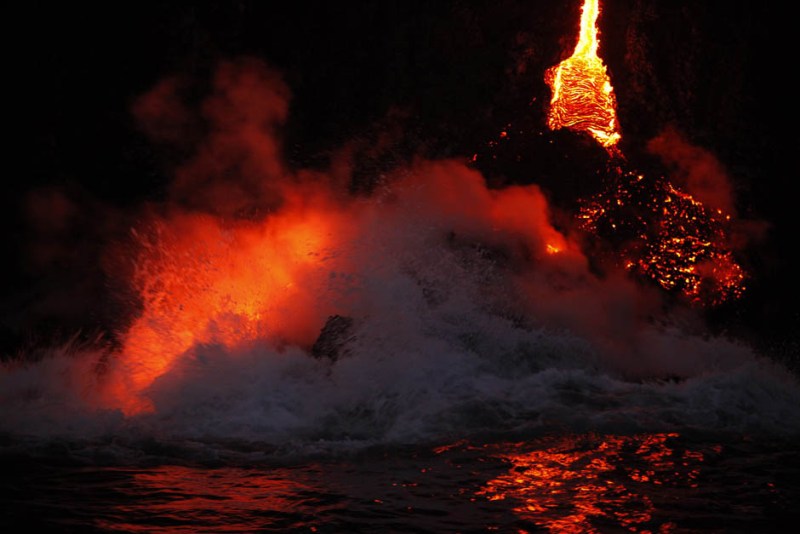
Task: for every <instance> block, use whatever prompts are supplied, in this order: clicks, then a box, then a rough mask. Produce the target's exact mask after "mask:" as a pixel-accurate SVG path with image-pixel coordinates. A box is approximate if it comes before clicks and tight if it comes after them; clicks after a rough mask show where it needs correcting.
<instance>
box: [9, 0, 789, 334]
mask: <svg viewBox="0 0 800 534" xmlns="http://www.w3.org/2000/svg"><path fill="white" fill-rule="evenodd" d="M571 4H572V3H571V2H564V1H562V0H546V1H538V0H527V1H523V0H495V1H483V0H481V1H472V2H469V1H465V0H464V1H446V2H445V1H443V2H423V1H416V0H407V1H389V0H387V1H374V2H365V1H356V2H323V1H308V0H301V1H294V2H286V3H276V2H269V1H261V2H259V1H256V0H243V1H238V2H219V3H214V4H213V5H212V4H211V3H209V5H207V6H200V7H198V6H191V5H189V4H184V3H179V2H161V3H153V5H150V6H148V5H147V4H146V3H141V2H137V3H133V2H131V3H117V2H114V3H108V4H107V5H106V6H104V7H100V8H97V7H94V6H92V7H89V5H88V4H87V5H85V6H81V5H77V4H74V3H58V4H54V5H48V4H46V3H42V2H35V1H34V2H28V3H26V4H25V6H24V7H20V6H17V7H16V8H14V9H13V10H12V11H11V12H9V13H8V15H7V17H6V21H7V24H8V25H9V26H10V27H12V28H13V29H14V30H15V32H16V33H17V34H18V35H20V36H22V37H20V38H19V40H18V42H17V43H16V45H15V46H11V47H10V48H9V49H8V52H7V53H8V54H9V55H10V56H11V62H10V64H9V68H8V70H7V82H6V83H7V85H10V86H12V97H11V98H10V99H9V100H7V107H8V108H9V111H10V115H12V116H14V117H16V118H15V119H14V120H12V122H11V123H10V126H11V127H10V128H7V134H9V135H10V137H12V138H13V139H14V140H15V141H14V144H13V145H12V146H10V147H8V148H7V153H8V154H9V155H10V156H11V162H12V164H11V165H9V166H8V167H7V171H6V180H5V187H6V194H5V195H4V196H3V199H4V205H3V209H2V212H3V217H4V221H3V222H4V226H5V228H6V232H5V236H4V237H5V239H4V241H5V248H6V250H9V251H10V253H9V254H8V255H7V256H6V257H7V258H8V259H7V260H6V265H5V268H6V269H7V270H8V275H7V276H6V277H5V278H4V280H5V283H4V284H3V287H2V291H1V292H0V295H2V298H3V303H4V304H3V307H2V310H0V312H2V313H1V314H0V320H2V325H0V332H1V333H2V340H1V341H2V345H3V347H5V348H8V347H14V346H17V345H18V344H19V343H20V342H24V341H26V340H29V338H30V336H31V334H30V332H31V331H35V330H36V328H38V327H40V326H41V327H43V328H51V329H52V328H54V326H58V325H61V326H63V328H65V329H70V328H73V327H75V326H78V325H80V323H81V322H87V323H89V324H92V323H95V324H99V325H105V324H107V323H108V322H109V319H108V317H109V316H113V314H114V308H113V305H111V304H107V303H106V301H107V291H108V285H107V284H106V283H105V281H103V280H102V274H101V271H100V269H99V267H98V265H97V264H98V262H97V256H98V253H99V250H100V249H101V248H102V241H103V239H104V238H105V237H107V235H106V234H105V233H104V232H110V233H111V234H112V235H113V232H115V231H120V230H119V228H121V227H125V224H126V221H125V218H124V215H120V214H121V213H122V214H124V213H131V210H132V209H133V208H134V207H135V206H136V205H138V204H139V203H140V202H142V201H144V200H157V199H159V198H160V197H161V196H162V195H163V194H164V189H165V186H166V184H167V183H168V180H169V168H170V165H171V164H173V163H174V162H175V158H176V155H175V154H174V153H170V152H169V151H166V150H164V149H163V147H159V146H155V145H153V144H152V143H150V142H149V141H148V140H147V139H146V138H145V136H144V135H143V134H142V133H141V131H140V130H139V129H138V128H137V126H136V124H135V122H134V120H133V118H132V116H131V113H130V109H131V106H132V104H133V102H134V101H135V100H136V98H137V97H138V96H140V95H141V94H143V93H144V92H146V91H147V90H148V89H150V88H151V87H152V86H153V85H154V84H155V83H156V82H158V81H159V80H160V79H162V78H163V77H165V76H169V75H175V74H177V75H181V76H184V77H186V78H187V79H192V80H196V81H198V87H201V86H202V81H203V80H207V78H208V75H209V73H210V72H211V71H212V70H213V68H214V65H215V64H216V63H217V62H218V61H219V60H222V59H228V58H236V57H241V56H253V57H257V58H260V59H262V60H263V61H265V62H266V63H267V64H269V65H272V66H273V67H275V68H276V69H277V70H279V71H280V72H282V73H283V76H284V78H285V80H286V82H287V83H288V85H289V86H290V88H291V90H292V93H293V99H292V105H291V106H292V107H291V112H290V119H289V123H288V124H287V126H286V131H285V145H286V152H287V156H288V157H289V159H290V162H291V163H293V164H296V165H298V166H313V165H317V164H322V163H324V161H325V157H326V154H327V152H328V151H330V150H332V149H335V148H337V147H339V146H341V145H342V144H344V143H345V142H350V141H352V140H354V139H355V140H360V141H365V140H369V139H370V138H372V137H374V136H375V135H376V134H377V133H380V132H385V131H391V130H392V128H393V127H395V129H396V130H399V131H400V132H401V133H400V134H396V135H395V136H394V137H393V139H394V141H393V143H394V145H393V146H392V147H391V151H389V152H390V153H388V154H384V155H381V156H371V157H370V158H371V159H369V158H367V159H368V160H367V161H364V162H362V169H361V171H362V172H363V173H365V174H369V173H370V172H376V171H379V170H380V169H383V168H386V167H387V166H391V165H392V164H393V163H395V162H397V161H400V160H402V159H403V158H407V157H409V156H411V155H413V154H423V155H426V156H430V157H442V156H457V157H464V156H470V155H472V154H473V153H475V152H480V151H481V150H483V149H484V147H485V144H486V142H487V140H489V139H492V138H493V137H494V136H496V133H497V132H498V131H499V130H500V129H502V128H503V126H504V125H505V124H507V123H508V122H513V124H515V125H518V126H520V127H521V128H526V129H528V130H529V131H531V132H533V131H536V132H538V131H542V130H544V122H543V120H544V112H545V111H544V109H543V105H539V104H537V103H540V104H541V103H543V102H546V101H547V99H548V98H549V90H548V89H547V87H546V86H545V84H544V82H543V72H544V69H546V68H547V67H549V66H551V65H553V64H555V63H557V62H558V61H559V60H560V59H561V58H562V56H561V54H568V53H569V52H570V51H571V48H572V46H573V44H574V38H575V31H576V27H577V17H578V9H579V7H580V6H579V4H580V2H578V1H577V0H576V1H575V2H574V4H575V5H574V6H573V5H571ZM602 4H603V7H604V12H603V15H602V19H601V32H602V34H601V39H602V44H601V55H602V56H603V58H604V60H605V62H606V63H607V65H608V66H609V70H610V73H611V76H612V82H613V84H614V86H615V89H616V92H617V98H618V101H619V116H620V122H621V124H622V130H623V136H624V146H623V148H624V150H625V151H626V153H627V154H628V155H629V157H630V158H631V159H636V158H641V161H645V160H646V155H644V154H643V152H644V150H643V147H644V145H645V144H646V142H647V140H648V139H649V138H651V137H652V136H654V135H655V134H657V133H658V132H659V131H660V130H661V129H662V128H663V127H664V126H666V125H667V124H674V125H676V126H677V127H678V128H680V129H681V130H682V131H683V132H684V133H685V135H686V136H687V138H688V139H690V140H691V141H692V142H693V143H694V144H696V145H697V146H700V147H703V148H706V149H708V150H710V151H711V152H713V153H714V154H715V155H716V156H717V157H718V158H719V159H720V161H722V162H723V164H724V165H725V166H726V167H727V169H728V170H729V173H730V175H731V177H732V179H733V182H734V185H735V187H736V189H737V193H738V200H739V209H740V212H741V213H742V214H743V215H744V216H746V217H748V218H752V219H759V220H764V221H767V222H768V223H769V225H770V230H769V233H768V234H767V238H766V239H765V240H764V241H763V242H762V243H761V244H759V245H758V246H757V247H755V249H754V250H752V251H750V252H749V256H748V258H747V261H748V262H749V264H750V265H751V266H752V268H753V269H754V272H755V274H756V275H757V278H755V279H754V282H753V283H752V284H751V291H750V292H749V293H748V295H747V297H746V299H745V302H744V303H743V304H742V306H741V310H744V311H734V312H732V313H731V315H732V316H734V317H736V316H738V318H739V320H741V321H745V322H747V323H748V324H749V325H751V327H752V328H753V329H754V330H757V331H761V332H763V333H765V334H767V335H784V334H785V333H786V332H789V333H790V334H791V333H792V332H794V333H796V332H797V331H798V330H800V325H799V324H798V312H797V311H796V309H795V302H796V300H795V294H796V290H795V287H794V286H795V284H791V283H789V281H790V280H791V279H792V277H793V276H794V274H795V272H796V269H797V266H798V262H797V260H796V259H793V253H792V252H791V247H794V246H796V242H797V240H796V237H795V230H796V229H797V228H798V224H797V223H796V220H795V218H796V208H795V204H796V202H795V200H794V198H793V194H792V189H791V184H792V183H793V181H795V180H797V179H798V178H800V176H798V175H800V172H798V167H799V166H798V163H797V162H798V156H797V147H798V146H800V143H798V141H800V139H799V138H798V135H797V133H796V132H791V131H789V130H788V127H789V126H791V125H792V124H793V123H794V124H797V120H796V119H797V116H798V112H797V107H796V105H794V106H793V105H791V104H790V103H787V102H786V100H784V99H786V98H789V97H791V95H792V94H793V92H794V91H793V89H792V88H791V87H788V88H787V87H786V85H785V84H787V83H788V82H787V80H788V79H789V77H790V75H789V74H788V73H786V72H783V73H781V72H778V73H775V74H771V73H770V72H769V71H768V70H767V69H769V68H774V67H772V65H774V62H775V61H777V60H781V59H783V58H786V57H788V56H789V55H790V54H791V53H792V50H793V49H792V48H789V47H788V45H789V40H790V37H791V36H792V34H791V33H790V32H788V31H786V30H788V28H786V27H785V26H788V23H786V20H787V19H788V17H785V16H782V14H781V13H779V12H775V11H774V10H773V9H772V8H771V7H768V6H767V5H766V4H767V3H765V2H757V1H746V2H739V3H735V4H736V5H734V6H731V5H730V4H731V2H721V1H720V2H702V3H701V2H695V1H690V0H616V1H615V0H605V2H602ZM635 46H638V47H639V48H636V49H634V47H635ZM783 50H786V51H785V52H784V51H783ZM637 51H638V53H639V55H638V56H637V55H636V52H637ZM793 64H794V63H793V62H792V63H789V64H787V65H785V66H784V67H783V68H786V69H788V68H792V67H793ZM534 97H535V98H536V99H537V100H536V101H535V102H534V105H529V102H530V101H531V99H532V98H534ZM792 117H793V118H794V121H793V122H792ZM398 126H399V128H396V127H398ZM550 140H556V142H555V143H549V141H550ZM16 144H18V145H19V146H14V145H16ZM7 146H8V145H7ZM564 154H567V155H570V156H572V157H570V158H566V159H565V157H564ZM602 157H603V155H602V153H601V152H600V151H598V149H596V147H594V146H591V145H590V144H588V143H586V142H585V140H582V139H580V138H577V137H576V136H575V135H574V134H570V133H566V134H562V133H558V134H549V133H547V132H546V135H545V136H538V135H530V136H520V137H519V138H516V139H514V140H513V143H512V144H510V145H509V146H507V147H506V148H505V149H504V150H503V151H502V153H498V158H497V159H496V160H491V161H488V162H487V163H485V164H484V165H483V166H482V170H483V171H484V172H485V173H486V175H487V176H488V177H489V178H490V179H491V180H495V181H497V182H498V183H500V182H502V183H527V182H537V183H540V185H542V187H543V188H544V189H545V190H546V191H547V192H548V193H550V194H551V195H552V197H553V199H554V201H555V202H556V203H559V202H561V203H565V204H568V203H569V201H570V199H573V200H574V198H576V197H577V196H578V195H583V194H586V193H587V192H591V191H592V188H593V187H594V185H593V184H592V179H593V176H594V174H595V173H594V168H595V167H596V166H597V165H598V164H600V165H602V163H601V162H602ZM565 177H567V178H565ZM556 178H558V179H556ZM43 188H44V189H43ZM49 188H56V189H58V190H59V191H62V192H64V193H65V194H66V195H67V196H68V197H69V198H71V199H72V200H73V201H74V202H75V205H76V206H79V207H80V209H81V215H80V217H78V218H77V219H76V220H77V222H75V223H74V224H73V226H72V227H71V228H70V232H68V233H67V234H65V236H66V237H65V239H66V244H67V248H68V249H69V251H70V254H67V255H65V256H61V257H58V258H56V259H54V260H52V261H51V262H49V263H47V262H45V264H42V263H39V264H37V265H36V266H32V262H31V259H30V257H29V256H30V254H29V248H30V244H31V243H32V242H34V241H35V240H36V239H37V238H38V233H39V232H40V230H41V229H35V228H32V227H31V224H30V216H29V213H28V208H27V206H28V200H27V199H30V198H31V194H32V192H35V191H43V190H47V189H49ZM107 219H108V220H110V219H114V220H115V221H116V222H115V224H112V225H110V224H108V222H107ZM109 226H112V227H113V228H112V229H111V230H108V227H109ZM100 228H103V229H104V230H102V231H101V230H100ZM62 237H63V236H62ZM52 294H59V296H58V297H52V298H51V297H50V295H52ZM64 301H69V303H70V304H69V305H65V304H63V302H64ZM43 302H46V303H48V304H43ZM59 303H60V304H59ZM112 322H113V321H112Z"/></svg>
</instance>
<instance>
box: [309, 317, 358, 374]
mask: <svg viewBox="0 0 800 534" xmlns="http://www.w3.org/2000/svg"><path fill="white" fill-rule="evenodd" d="M353 325H354V321H353V318H352V317H346V316H344V315H331V316H330V317H328V320H327V321H325V326H323V327H322V330H320V333H319V337H318V338H317V340H316V341H315V342H314V345H313V346H312V347H311V355H312V356H314V357H315V358H318V359H321V358H327V359H329V360H331V361H332V362H335V361H336V360H338V359H339V358H340V357H342V356H346V355H347V352H348V351H347V349H346V348H345V346H346V345H347V343H349V342H350V341H352V340H353V339H355V336H354V335H353Z"/></svg>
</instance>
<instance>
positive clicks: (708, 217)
mask: <svg viewBox="0 0 800 534" xmlns="http://www.w3.org/2000/svg"><path fill="white" fill-rule="evenodd" d="M578 217H579V219H580V222H581V225H582V227H583V228H584V229H585V230H587V231H589V232H591V233H593V234H595V235H597V236H600V237H602V238H604V239H605V240H606V241H607V242H608V243H610V244H611V246H612V247H613V248H615V249H616V250H617V251H618V252H619V254H620V256H621V259H622V261H623V263H624V265H625V267H626V268H627V269H628V270H631V271H633V272H637V273H639V274H643V275H645V276H647V277H649V278H651V279H653V280H654V281H655V282H657V283H658V284H659V285H660V286H661V287H663V288H664V289H666V290H669V291H675V292H678V293H680V294H682V295H684V296H685V297H686V298H688V299H689V300H690V301H691V302H692V303H695V304H705V305H712V306H715V305H719V304H722V303H723V302H725V301H728V300H731V299H736V298H738V297H740V296H741V295H742V292H743V291H744V289H745V287H744V280H745V273H744V270H743V269H742V267H741V266H740V265H739V264H738V263H737V262H736V260H735V259H734V257H733V253H732V251H731V250H730V249H729V240H728V235H729V228H728V226H729V223H730V216H728V215H725V214H724V213H722V211H720V210H716V211H714V210H711V209H709V208H707V207H706V206H705V205H704V204H702V203H701V202H699V201H698V200H696V199H694V198H693V197H692V196H691V195H688V194H686V193H683V192H681V191H679V190H677V189H675V187H673V186H672V185H671V184H670V182H669V181H668V180H667V179H666V178H663V177H660V178H658V179H656V180H651V179H648V178H645V177H644V176H642V175H637V174H635V173H630V172H629V173H625V174H622V173H620V174H619V175H617V177H616V180H614V181H613V182H612V183H611V184H610V185H609V186H608V187H607V188H606V190H605V191H604V192H603V193H600V194H598V195H596V196H595V197H593V198H591V199H589V200H588V201H585V202H584V204H583V206H582V208H581V210H580V212H579V215H578Z"/></svg>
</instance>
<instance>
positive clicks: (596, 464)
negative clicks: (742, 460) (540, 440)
mask: <svg viewBox="0 0 800 534" xmlns="http://www.w3.org/2000/svg"><path fill="white" fill-rule="evenodd" d="M677 437H678V434H674V433H670V434H652V435H644V436H605V437H603V438H602V439H601V441H600V443H599V444H598V443H594V442H593V443H588V444H587V443H581V442H577V441H575V440H573V439H570V438H564V439H561V440H559V441H558V442H557V443H556V444H555V445H551V446H549V447H547V448H545V449H536V450H530V448H531V445H530V444H527V443H517V444H511V445H510V446H509V445H500V446H495V447H493V448H497V449H499V450H498V455H497V457H499V458H500V459H502V460H503V461H505V462H508V464H509V469H508V471H507V472H506V473H505V474H502V475H500V476H498V477H497V478H494V479H492V480H490V481H488V482H487V483H486V484H485V485H484V487H483V488H482V489H481V490H480V491H479V492H478V495H479V496H482V497H484V498H486V499H488V500H490V501H501V500H502V501H509V502H510V503H511V504H512V506H513V510H514V512H515V513H516V514H517V515H518V516H519V517H520V519H523V520H525V521H530V522H531V523H534V524H535V525H536V526H537V527H543V528H545V529H547V530H548V531H550V532H574V533H577V532H602V531H603V528H602V527H598V526H597V525H604V526H605V527H606V528H611V527H609V525H610V524H612V525H613V524H617V525H619V527H621V528H622V529H624V530H627V531H631V532H647V531H649V530H650V528H652V526H651V525H650V524H649V523H651V522H652V521H653V520H654V517H653V512H654V511H655V509H656V507H655V505H654V504H653V501H652V499H651V497H650V496H649V495H653V494H654V493H656V492H657V489H656V487H660V486H664V485H670V486H672V485H682V486H685V485H688V486H689V487H697V484H696V483H695V480H696V478H697V476H698V474H699V472H700V468H699V465H700V464H701V463H702V462H703V461H704V460H705V457H704V455H703V453H702V452H699V451H692V450H682V451H680V450H676V449H673V448H671V447H670V445H669V441H670V440H672V439H675V438H677ZM597 439H600V438H597ZM486 447H491V446H486ZM674 527H675V525H674V524H672V523H666V524H662V525H661V528H660V531H662V532H664V531H668V530H669V529H671V528H674Z"/></svg>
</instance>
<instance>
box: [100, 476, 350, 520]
mask: <svg viewBox="0 0 800 534" xmlns="http://www.w3.org/2000/svg"><path fill="white" fill-rule="evenodd" d="M299 476H300V477H302V474H300V475H299ZM121 491H124V492H125V493H126V494H127V495H128V496H129V497H130V498H129V499H125V501H126V502H127V503H128V504H125V505H119V506H118V513H117V514H113V516H112V517H115V518H119V519H118V520H117V521H115V520H112V519H104V520H101V521H98V522H97V527H99V528H101V529H103V530H104V531H108V532H117V531H120V532H148V533H156V532H163V533H167V532H191V531H194V526H195V525H196V524H197V523H198V522H200V521H202V522H204V523H205V524H207V525H208V524H209V523H211V525H209V526H211V527H212V529H213V530H214V531H215V532H253V531H257V530H259V529H263V528H264V524H265V522H266V521H267V520H268V519H267V518H271V519H272V520H273V521H275V522H279V521H281V520H284V521H285V520H286V518H287V517H291V516H292V514H298V515H300V514H302V515H305V516H306V517H312V518H313V517H314V516H315V515H316V514H318V513H319V512H320V503H314V504H309V503H308V502H307V501H306V500H303V499H298V498H297V495H301V494H304V493H312V492H315V491H317V492H319V491H321V489H320V488H319V486H318V485H317V484H316V483H315V482H314V481H310V480H303V479H300V478H298V473H297V472H296V471H292V470H287V469H270V470H269V472H268V474H265V473H264V471H263V470H252V469H240V468H225V469H210V470H209V469H196V468H190V467H182V466H163V467H155V468H150V469H147V470H146V471H142V472H134V473H133V474H132V478H131V479H130V482H129V483H127V484H125V485H124V489H122V490H121ZM209 496H211V497H209ZM339 506H340V505H337V504H323V505H322V508H327V509H335V508H337V507H339ZM152 517H161V518H165V519H166V521H164V523H163V524H158V523H157V522H153V521H152V520H149V519H151V518H152ZM137 519H138V520H137ZM309 528H310V529H311V530H313V529H314V528H315V527H313V526H310V527H309Z"/></svg>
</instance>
